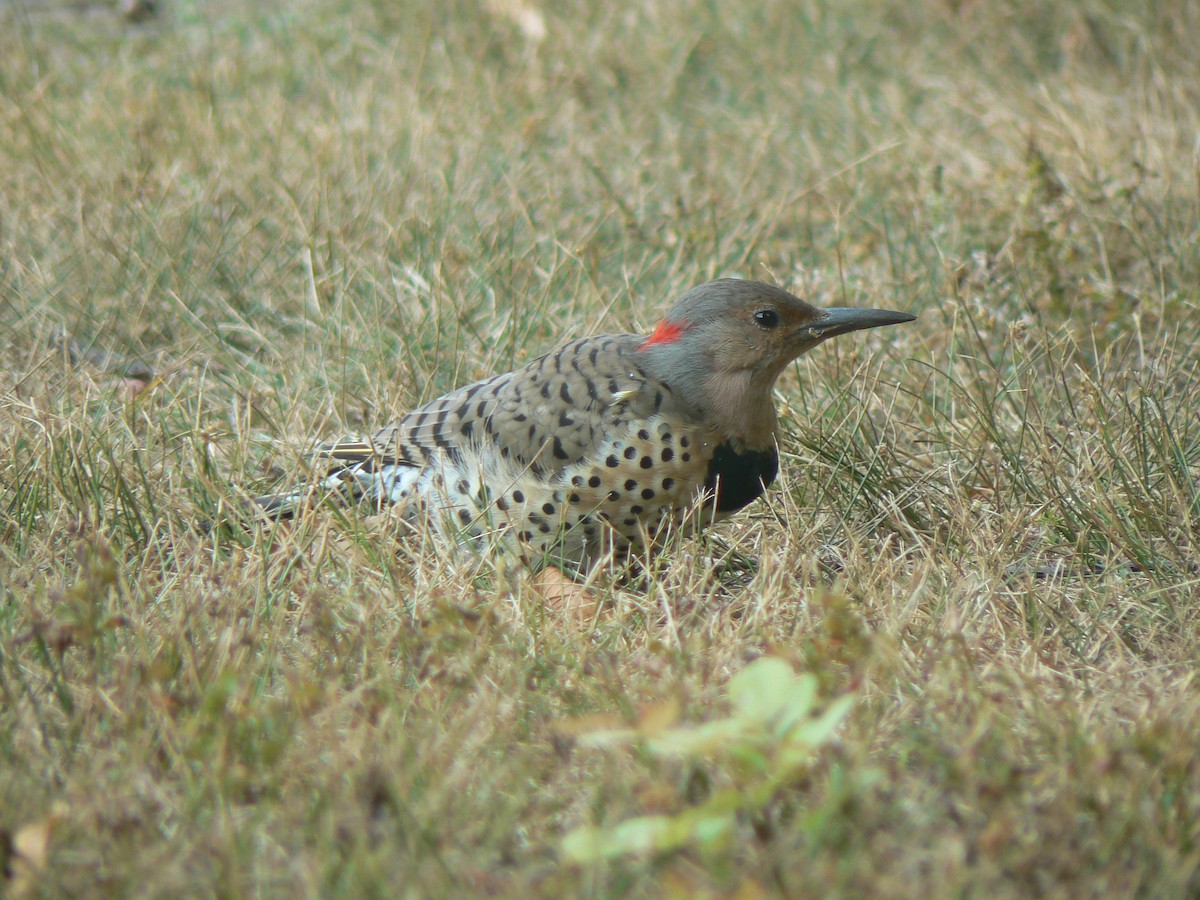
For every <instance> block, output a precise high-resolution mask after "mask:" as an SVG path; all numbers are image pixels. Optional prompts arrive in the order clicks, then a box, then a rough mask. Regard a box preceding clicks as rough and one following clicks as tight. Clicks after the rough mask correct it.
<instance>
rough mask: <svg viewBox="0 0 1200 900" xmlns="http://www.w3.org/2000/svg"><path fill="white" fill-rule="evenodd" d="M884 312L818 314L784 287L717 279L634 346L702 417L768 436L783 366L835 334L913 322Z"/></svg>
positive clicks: (688, 297) (650, 367) (680, 304)
mask: <svg viewBox="0 0 1200 900" xmlns="http://www.w3.org/2000/svg"><path fill="white" fill-rule="evenodd" d="M915 318H916V316H912V315H909V314H908V313H902V312H893V311H891V310H886V309H857V308H846V307H835V308H830V309H818V308H817V307H815V306H812V305H811V304H809V303H806V302H804V301H803V300H801V299H800V298H799V297H795V296H793V295H791V294H789V293H788V292H787V291H785V290H783V289H782V288H778V287H774V286H773V285H769V284H762V283H760V282H756V281H742V280H740V279H736V278H723V279H720V280H718V281H710V282H708V283H707V284H702V285H700V286H699V287H695V288H692V289H691V290H690V291H688V292H687V293H686V294H684V295H683V296H682V297H680V298H679V300H678V301H677V302H676V303H675V305H674V306H673V307H671V309H670V311H669V312H668V313H667V315H666V317H665V318H664V319H663V320H662V321H661V322H660V323H659V324H658V327H657V328H656V329H655V330H654V332H653V333H652V334H651V335H650V336H649V337H647V338H646V339H645V341H644V342H643V343H642V345H641V347H640V355H641V357H642V359H643V361H644V364H645V365H646V367H647V369H648V370H649V371H650V372H651V374H653V375H655V377H657V378H659V379H661V380H663V381H665V382H666V383H667V384H668V385H670V386H671V387H672V388H673V389H675V390H676V391H677V392H678V393H679V394H680V395H681V397H682V398H683V399H684V400H685V401H686V402H687V403H689V404H690V405H692V406H693V407H695V408H696V409H698V410H700V411H701V412H702V413H703V414H707V415H714V416H717V417H723V416H726V415H728V416H731V417H732V422H734V423H737V422H742V423H744V427H742V428H740V429H738V430H742V431H745V432H747V435H746V436H747V437H748V438H750V439H751V440H756V439H758V438H759V435H756V434H753V433H754V432H759V431H761V430H763V429H764V428H767V429H769V430H770V431H771V432H773V430H774V425H775V417H774V407H773V404H772V403H771V390H772V388H773V386H774V384H775V379H776V378H778V377H779V375H780V373H781V372H782V371H783V370H784V368H786V366H787V364H788V363H790V362H791V361H792V360H794V359H796V358H797V357H799V356H801V355H802V354H804V353H807V352H808V351H809V350H811V349H812V348H813V347H815V346H817V344H820V343H821V342H822V341H825V340H828V339H829V338H831V337H835V336H837V335H839V334H847V333H848V332H851V331H859V330H861V329H864V328H876V327H878V326H880V325H898V324H900V323H901V322H911V321H912V320H913V319H915Z"/></svg>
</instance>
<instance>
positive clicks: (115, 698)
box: [0, 0, 1200, 897]
mask: <svg viewBox="0 0 1200 900" xmlns="http://www.w3.org/2000/svg"><path fill="white" fill-rule="evenodd" d="M743 7H745V8H743ZM1198 29H1200V19H1198V10H1197V8H1196V6H1195V5H1194V4H1189V3H1187V2H1184V0H1176V2H1172V0H1164V2H1160V3H1152V4H1145V5H1143V6H1140V7H1136V8H1135V7H1131V6H1130V5H1128V4H1123V3H1119V2H1116V0H1083V2H1079V3H1074V4H1053V3H1048V2H1035V0H1011V2H1006V3H992V4H988V3H956V2H939V0H884V2H871V3H867V2H849V3H824V2H819V0H805V2H800V3H767V4H760V5H758V6H757V7H754V8H750V7H747V6H746V5H744V4H733V3H725V2H722V0H714V2H708V3H684V4H642V5H633V6H627V5H623V4H616V5H611V6H605V5H593V4H587V3H580V2H569V3H566V4H558V5H554V6H549V5H546V6H544V7H543V6H535V5H533V4H529V3H523V2H521V0H486V2H478V3H477V2H452V3H449V4H441V5H437V6H436V9H435V8H431V7H430V6H429V5H427V4H386V3H375V4H372V3H370V2H367V0H344V2H343V3H341V4H337V5H333V6H331V5H328V4H316V3H309V2H306V0H298V2H295V3H291V4H280V3H276V4H236V3H232V2H216V3H212V4H195V3H187V2H179V3H171V4H167V8H166V9H165V10H163V11H162V12H161V13H160V15H159V16H158V17H157V18H156V19H154V20H152V21H151V22H149V23H147V24H145V25H138V26H134V25H131V24H129V23H127V22H125V21H123V20H121V19H120V18H119V17H118V16H117V15H116V14H115V13H112V12H111V11H109V10H108V9H107V7H89V6H85V5H82V4H73V5H64V6H59V5H55V4H52V3H51V4H25V3H21V2H16V3H9V4H7V5H0V328H2V329H3V331H4V333H5V335H6V339H5V340H4V341H3V343H0V354H3V361H4V365H3V366H2V367H0V535H2V536H3V541H0V698H2V700H3V702H2V704H0V723H2V727H0V833H2V835H3V836H6V837H7V838H8V839H9V841H17V842H18V843H20V840H19V839H21V838H23V837H25V838H28V836H29V835H31V834H35V833H37V829H38V828H39V827H41V826H43V825H45V824H46V823H48V822H50V821H51V820H53V821H54V823H56V827H55V828H54V829H53V831H52V833H50V829H49V828H48V827H46V828H43V829H42V831H44V832H45V833H46V840H45V841H43V843H44V849H45V851H46V858H45V860H44V861H43V862H40V863H37V864H36V865H34V874H33V877H32V878H31V879H29V880H26V881H23V882H20V883H18V882H17V881H10V882H9V885H8V886H9V888H10V889H11V890H12V892H14V893H16V892H21V893H35V894H43V895H47V896H63V895H68V896H77V895H80V894H92V893H103V894H106V895H107V894H111V895H129V894H138V895H150V896H163V895H170V894H186V895H207V894H226V895H245V894H268V895H282V894H288V893H299V894H304V895H323V896H325V895H334V896H336V895H347V896H360V895H364V894H366V895H372V894H376V895H377V894H385V893H386V894H392V893H394V892H397V891H403V892H405V893H407V894H410V895H414V896H416V895H434V896H447V895H464V894H482V893H498V894H526V895H528V894H531V893H532V894H537V895H551V896H561V895H575V894H583V895H590V896H618V895H620V896H625V895H632V896H660V895H662V894H664V893H666V894H673V895H676V896H694V895H704V894H707V895H710V896H721V895H731V894H738V895H739V896H745V897H753V896H759V895H779V896H803V895H811V894H816V893H820V894H822V895H851V896H853V895H862V894H866V893H870V894H873V895H884V896H912V895H921V894H924V895H932V896H948V895H956V896H960V895H970V896H1027V895H1030V894H1038V895H1053V896H1072V897H1075V896H1096V895H1120V896H1131V895H1138V896H1156V897H1171V896H1178V897H1185V896H1194V895H1195V894H1196V892H1197V891H1198V890H1200V762H1198V759H1200V757H1198V755H1197V753H1196V750H1195V748H1196V747H1197V746H1200V693H1198V692H1197V685H1196V675H1195V673H1196V670H1197V662H1198V649H1200V574H1198V573H1197V569H1196V560H1197V549H1198V547H1197V545H1198V537H1197V535H1198V534H1200V532H1198V530H1197V528H1198V516H1200V413H1197V409H1200V372H1198V366H1200V340H1198V339H1197V337H1196V329H1195V321H1196V316H1197V300H1198V298H1200V240H1198V237H1200V234H1198V228H1197V222H1200V170H1198V169H1197V156H1196V150H1195V136H1196V134H1197V133H1200V112H1198V110H1200V87H1198V86H1200V65H1198V63H1197V57H1196V55H1195V53H1194V49H1193V46H1192V40H1191V37H1190V36H1191V35H1194V34H1196V33H1197V30H1198ZM724 274H736V275H741V276H745V277H757V278H761V279H765V280H770V281H774V282H776V283H779V284H782V285H784V286H786V287H789V288H791V289H794V290H796V291H798V292H802V293H804V294H805V295H806V296H808V297H809V298H810V299H812V300H813V301H814V302H817V303H820V304H824V305H853V304H867V303H870V304H874V305H878V306H887V307H891V308H896V309H904V310H910V311H913V312H917V313H919V314H920V318H919V320H918V321H917V322H916V323H915V324H914V325H911V326H905V327H902V328H894V329H886V330H883V331H881V332H879V333H875V332H869V333H865V334H862V335H856V336H853V337H850V338H843V339H840V341H839V342H835V344H833V345H826V346H825V347H823V348H821V349H819V350H818V351H816V352H814V353H813V354H811V355H810V356H808V357H805V358H803V359H802V360H801V361H800V362H799V363H798V364H797V365H796V366H795V367H794V369H793V371H792V372H790V373H788V374H787V375H786V376H785V378H784V380H783V382H781V385H780V392H779V406H780V412H781V418H782V420H783V422H784V429H785V437H784V442H783V446H782V453H783V457H784V466H783V470H784V471H783V473H782V478H781V483H780V485H779V486H778V487H777V488H776V489H774V490H772V491H771V492H770V493H769V497H768V499H767V501H766V502H763V503H760V504H758V505H756V506H755V507H753V508H752V509H750V510H747V511H746V513H745V514H743V515H741V516H740V517H738V518H737V519H736V520H735V521H733V522H731V523H730V524H728V525H725V526H722V527H721V528H720V529H719V530H718V532H717V534H716V535H715V536H714V538H713V539H711V540H703V541H689V542H681V543H680V544H679V545H677V546H673V547H671V548H670V550H669V551H668V552H667V553H666V554H664V555H663V557H662V558H661V559H659V560H658V561H657V562H656V563H655V565H654V567H653V570H652V572H651V574H650V576H649V577H648V579H647V580H646V581H645V583H643V584H639V585H625V584H621V583H618V582H612V581H603V580H602V581H601V582H600V583H598V584H597V585H595V587H594V590H595V591H596V592H597V593H598V594H599V595H600V596H601V598H602V599H604V600H605V601H607V606H606V609H605V610H604V611H603V612H602V613H601V615H599V616H598V617H597V618H596V619H595V621H592V622H586V623H580V622H578V621H576V620H574V619H572V618H570V617H567V616H564V615H561V614H560V612H559V611H558V610H556V609H555V608H553V607H547V606H546V605H545V604H544V603H543V602H542V601H541V600H540V599H539V596H538V594H537V592H536V591H535V590H534V589H533V586H532V584H531V579H530V576H529V575H528V574H527V573H525V572H522V571H520V570H519V569H516V568H514V566H513V564H512V562H511V561H506V560H504V559H484V560H471V559H460V558H451V557H449V556H448V555H447V554H446V552H445V548H443V547H439V546H438V545H437V544H436V543H435V542H432V541H422V540H420V539H413V540H400V539H397V538H396V537H395V536H394V535H392V534H390V533H388V531H387V529H386V528H384V527H383V526H381V525H380V524H379V523H378V522H376V521H375V520H373V519H370V518H363V517H362V516H359V515H358V514H356V513H355V512H354V511H349V512H347V513H344V514H338V513H335V512H333V511H327V510H323V511H321V512H319V513H317V514H314V515H312V516H310V517H307V518H305V519H304V520H302V521H301V522H299V523H297V524H296V525H295V526H294V527H291V528H280V529H257V530H250V531H243V530H240V529H237V528H228V527H219V526H218V527H216V528H214V529H212V530H206V529H205V527H204V523H213V522H216V523H220V522H222V521H225V520H227V519H228V517H229V514H230V512H231V510H233V509H235V508H236V507H237V504H239V503H240V502H241V499H242V498H243V497H244V496H245V493H246V492H256V491H265V490H270V489H272V488H273V487H275V486H277V485H278V484H279V483H280V482H282V481H285V480H287V479H288V478H290V477H293V476H294V474H295V473H296V472H297V471H303V470H304V469H305V467H306V466H307V465H308V463H307V461H306V456H305V452H306V449H307V448H308V447H310V446H311V445H312V441H313V440H315V439H318V438H324V437H332V436H335V435H340V434H345V433H353V432H355V431H358V430H360V429H364V428H367V427H369V426H371V425H375V424H381V423H384V422H386V421H387V420H389V419H390V418H391V417H393V416H395V415H396V414H397V413H399V412H401V411H403V410H405V409H407V408H410V407H411V406H412V405H414V404H416V403H419V402H421V401H423V400H427V399H430V398H432V397H434V396H436V395H438V394H439V393H441V392H443V391H445V390H447V389H449V388H451V387H453V386H455V385H457V384H460V383H463V382H465V381H468V380H470V379H473V378H476V377H479V376H481V375H483V374H485V373H489V372H493V371H499V370H503V369H505V368H508V367H511V366H513V365H517V364H519V363H520V362H521V361H522V360H525V359H528V358H531V357H532V356H534V355H536V354H537V353H539V352H540V351H542V350H544V349H549V348H550V347H551V346H553V344H554V343H555V342H556V341H558V340H561V339H563V338H565V337H568V336H578V335H582V334H590V333H603V332H605V331H612V330H623V329H631V328H638V329H647V328H649V327H652V325H653V323H654V321H655V320H656V317H657V316H658V315H659V313H660V312H661V310H662V309H663V308H665V306H666V305H667V304H668V303H669V302H670V300H671V299H672V298H673V297H675V296H677V295H678V294H679V293H680V292H681V291H682V290H684V289H686V288H687V287H690V286H691V285H693V284H696V283H699V282H701V281H703V280H706V279H708V278H710V277H714V276H717V275H724ZM56 329H61V330H63V331H65V332H66V333H67V334H69V335H71V336H73V337H74V338H75V339H76V340H77V341H79V342H80V344H81V345H82V346H83V347H84V348H89V347H93V346H94V347H98V348H104V349H106V350H110V351H112V352H114V353H116V354H118V355H119V356H121V357H123V358H128V359H134V358H136V359H142V360H144V361H146V362H147V363H149V364H150V365H151V366H153V368H154V370H155V372H156V373H157V376H158V377H157V380H156V382H155V383H154V384H153V385H152V387H151V388H150V389H148V390H146V391H144V392H142V393H141V394H139V395H137V396H136V397H135V398H134V399H129V398H128V397H127V396H125V392H123V390H122V386H121V385H120V384H119V383H117V382H118V380H119V379H118V376H119V373H117V374H113V373H104V372H101V371H99V370H98V369H97V368H96V367H95V366H91V365H88V364H73V363H72V362H71V361H70V359H69V358H68V355H67V354H66V353H65V352H64V350H63V349H62V348H61V347H58V348H56V347H55V346H53V345H52V342H51V337H52V335H53V334H55V333H56ZM764 654H771V655H775V656H779V657H781V658H783V659H784V660H786V661H788V662H790V663H791V664H792V665H793V666H794V667H795V669H796V670H797V671H800V672H805V673H809V674H811V675H812V676H814V677H815V679H816V683H817V684H818V685H819V689H820V695H821V697H823V698H825V699H826V700H833V699H834V698H838V697H842V696H845V695H847V694H851V695H852V696H853V698H854V699H853V704H852V706H851V707H850V709H849V712H848V713H847V714H846V718H845V719H844V721H843V722H842V724H841V726H840V728H839V730H838V731H837V732H836V736H835V738H834V739H833V741H832V742H830V743H828V744H826V745H824V746H822V747H820V748H819V749H818V750H817V751H816V752H814V754H813V758H812V763H811V765H808V766H807V767H805V768H803V770H802V771H799V772H797V773H792V772H790V770H789V772H788V777H786V778H784V779H782V780H781V781H780V782H779V787H778V789H775V788H774V786H775V784H776V782H774V781H771V782H769V783H770V784H771V785H772V793H771V794H770V796H769V798H768V799H767V800H765V801H763V802H757V801H756V802H755V803H754V804H752V805H751V806H749V807H747V808H744V809H741V810H739V812H738V815H737V817H736V822H735V825H734V827H733V831H732V834H731V835H730V836H729V838H728V840H726V841H724V842H717V843H705V842H698V843H696V842H693V843H685V845H684V846H683V847H682V848H679V849H672V850H669V851H663V852H660V853H644V854H637V853H634V854H628V855H624V854H619V855H616V856H615V857H613V858H606V859H603V860H600V861H596V862H589V863H583V864H580V863H576V862H572V861H570V860H569V859H567V858H566V857H565V856H564V854H563V852H562V847H563V839H564V837H566V836H567V835H568V834H570V833H572V832H573V831H575V830H576V829H580V828H591V827H598V828H600V829H604V828H613V827H616V826H618V825H619V824H620V823H622V822H628V821H629V820H631V819H634V818H635V817H639V816H665V817H668V818H671V817H676V819H677V820H678V821H683V820H684V819H685V818H686V816H688V815H689V812H688V811H689V810H695V809H697V808H702V807H703V805H704V804H705V803H706V802H709V801H710V800H711V799H712V798H713V797H719V796H726V795H725V794H722V793H721V792H722V791H724V790H725V789H726V788H728V787H729V786H730V785H734V786H736V785H738V784H740V783H742V782H740V781H739V780H738V779H739V778H741V777H742V776H741V775H739V774H738V772H739V771H740V770H739V769H738V768H737V767H736V766H733V764H732V763H730V762H729V760H727V759H725V757H724V756H722V755H721V754H719V753H715V754H713V755H712V756H711V757H704V756H701V757H700V758H693V757H688V758H674V757H671V756H670V755H667V756H661V755H657V754H654V753H649V752H647V751H646V749H645V748H641V749H639V748H638V746H637V745H636V742H635V745H634V746H632V747H629V746H622V747H595V746H592V745H591V744H589V743H588V742H587V741H581V740H578V735H579V734H580V732H581V731H584V732H586V731H587V729H588V728H589V727H590V726H589V725H588V723H596V722H601V721H603V722H606V723H609V725H614V724H615V725H616V726H619V725H622V724H633V723H637V722H645V721H646V720H647V717H648V716H649V717H651V718H653V716H654V715H657V713H655V711H656V710H657V711H661V710H677V717H678V721H679V722H680V723H700V722H708V721H713V720H715V719H718V718H719V717H720V716H722V715H725V714H726V713H727V712H728V706H729V705H728V703H727V701H726V699H725V697H726V688H727V686H728V685H729V684H730V681H731V679H732V678H733V677H734V676H735V675H736V674H737V673H738V672H742V671H745V670H746V666H747V663H748V662H750V661H751V660H754V659H756V658H758V657H760V656H762V655H764ZM675 716H676V713H675V712H672V713H671V716H670V717H675ZM670 717H669V718H670ZM739 765H740V763H739ZM731 766H733V767H732V768H731ZM754 783H756V784H757V783H760V782H754ZM756 790H757V789H756ZM754 796H755V797H758V796H759V794H757V793H756V794H754ZM31 829H32V830H31ZM6 846H7V845H6ZM19 861H20V860H19V858H18V856H13V855H11V854H10V855H9V858H8V865H9V867H10V868H11V867H13V866H15V865H17V863H18V862H19ZM14 877H15V876H14ZM738 892H740V894H739V893H738Z"/></svg>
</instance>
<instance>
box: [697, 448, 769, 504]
mask: <svg viewBox="0 0 1200 900" xmlns="http://www.w3.org/2000/svg"><path fill="white" fill-rule="evenodd" d="M778 474H779V453H778V452H777V451H776V450H775V448H774V447H771V448H770V449H767V450H747V451H744V452H742V453H739V452H737V451H736V450H734V449H733V447H731V446H730V445H729V444H721V445H720V446H719V447H717V448H716V450H715V451H714V453H713V458H712V459H711V460H709V463H708V477H707V478H705V480H704V486H705V487H706V488H708V489H709V490H710V491H714V492H715V493H716V497H715V500H716V506H717V511H718V512H734V511H735V510H739V509H741V508H742V507H743V506H745V505H746V504H748V503H751V502H753V501H754V500H757V499H758V498H759V497H760V496H762V493H763V491H765V490H766V489H767V485H769V484H770V483H771V482H772V481H774V480H775V476H776V475H778Z"/></svg>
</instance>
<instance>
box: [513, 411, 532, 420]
mask: <svg viewBox="0 0 1200 900" xmlns="http://www.w3.org/2000/svg"><path fill="white" fill-rule="evenodd" d="M528 418H529V416H527V415H525V413H517V414H516V415H515V416H513V419H514V420H516V421H517V422H524V421H526V420H527V419H528Z"/></svg>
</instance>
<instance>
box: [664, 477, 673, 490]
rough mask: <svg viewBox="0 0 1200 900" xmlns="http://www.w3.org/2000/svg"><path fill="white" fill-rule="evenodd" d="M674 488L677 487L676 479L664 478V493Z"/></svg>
mask: <svg viewBox="0 0 1200 900" xmlns="http://www.w3.org/2000/svg"><path fill="white" fill-rule="evenodd" d="M673 487H675V479H674V478H664V479H663V490H664V491H669V490H670V489H671V488H673Z"/></svg>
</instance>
